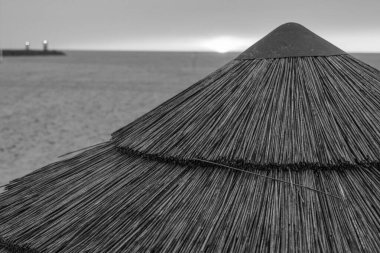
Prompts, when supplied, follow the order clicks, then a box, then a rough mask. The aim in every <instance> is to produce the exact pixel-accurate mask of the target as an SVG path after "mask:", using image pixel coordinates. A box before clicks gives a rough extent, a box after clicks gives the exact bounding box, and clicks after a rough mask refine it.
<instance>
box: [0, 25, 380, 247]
mask: <svg viewBox="0 0 380 253" xmlns="http://www.w3.org/2000/svg"><path fill="white" fill-rule="evenodd" d="M379 158H380V71H378V70H376V69H374V68H372V67H371V66H369V65H367V64H365V63H363V62H361V61H359V60H357V59H355V58H353V57H352V56H351V55H349V54H347V53H345V52H344V51H342V50H340V49H338V48H337V47H335V46H333V45H332V44H330V43H329V42H327V41H325V40H323V39H322V38H320V37H318V36H317V35H315V34H314V33H312V32H310V31H309V30H307V29H306V28H304V27H302V26H300V25H298V24H294V23H288V24H285V25H282V26H280V27H279V28H277V29H276V30H274V31H272V32H271V33H270V34H268V35H267V36H266V37H264V38H263V39H262V40H260V41H259V42H257V43H256V44H255V45H253V46H252V47H250V48H249V49H248V50H247V51H245V52H243V53H242V54H241V55H239V56H238V57H237V58H236V59H234V60H232V61H231V62H229V63H228V64H226V65H225V66H223V67H222V68H220V69H218V70H216V71H215V72H214V73H212V74H210V75H209V76H207V77H206V78H204V79H202V80H200V81H199V82H197V83H196V84H194V85H193V86H191V87H189V88H188V89H186V90H185V91H183V92H181V93H180V94H178V95H176V96H175V97H173V98H172V99H170V100H168V101H166V102H165V103H163V104H162V105H160V106H158V107H157V108H155V109H154V110H152V111H150V112H149V113H147V114H145V115H143V116H142V117H140V118H138V119H137V120H135V121H133V122H132V123H130V124H129V125H127V126H125V127H123V128H122V129H120V130H118V131H116V132H115V133H113V135H112V138H111V140H110V141H108V142H106V143H102V144H100V145H98V146H96V147H93V148H90V149H88V150H86V151H84V152H82V153H80V154H78V155H76V156H74V157H72V158H69V159H66V160H64V161H60V162H57V163H54V164H51V165H48V166H46V167H44V168H41V169H39V170H37V171H35V172H33V173H31V174H29V175H26V176H24V177H22V178H19V179H16V180H14V181H12V182H10V183H9V184H8V185H7V186H6V191H5V192H4V193H2V194H1V195H0V236H1V237H0V238H1V239H0V249H2V251H1V250H0V252H70V253H74V252H380V240H379V238H380V165H379Z"/></svg>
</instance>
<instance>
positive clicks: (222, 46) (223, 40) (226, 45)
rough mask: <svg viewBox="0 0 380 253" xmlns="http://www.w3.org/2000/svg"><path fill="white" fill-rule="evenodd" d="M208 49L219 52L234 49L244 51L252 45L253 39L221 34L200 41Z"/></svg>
mask: <svg viewBox="0 0 380 253" xmlns="http://www.w3.org/2000/svg"><path fill="white" fill-rule="evenodd" d="M200 45H201V47H203V48H204V49H206V50H209V51H214V52H217V53H227V52H233V51H243V50H245V49H246V48H248V47H249V46H251V45H252V40H249V39H243V38H238V37H231V36H221V37H216V38H213V39H209V40H205V41H204V42H201V43H200Z"/></svg>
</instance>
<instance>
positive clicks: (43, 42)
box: [42, 40, 48, 52]
mask: <svg viewBox="0 0 380 253" xmlns="http://www.w3.org/2000/svg"><path fill="white" fill-rule="evenodd" d="M42 47H43V50H44V51H45V52H46V51H48V41H47V40H43V41H42Z"/></svg>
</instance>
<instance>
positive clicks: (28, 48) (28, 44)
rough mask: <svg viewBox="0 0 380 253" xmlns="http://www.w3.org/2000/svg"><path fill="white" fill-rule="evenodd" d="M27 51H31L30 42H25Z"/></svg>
mask: <svg viewBox="0 0 380 253" xmlns="http://www.w3.org/2000/svg"><path fill="white" fill-rule="evenodd" d="M25 50H26V51H29V50H30V42H29V41H26V42H25Z"/></svg>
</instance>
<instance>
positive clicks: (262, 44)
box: [237, 22, 347, 60]
mask: <svg viewBox="0 0 380 253" xmlns="http://www.w3.org/2000/svg"><path fill="white" fill-rule="evenodd" d="M343 54H347V53H346V52H344V51H343V50H341V49H339V48H338V47H336V46H334V45H333V44H331V43H330V42H328V41H326V40H325V39H323V38H321V37H319V36H318V35H317V34H315V33H313V32H312V31H310V30H309V29H307V28H306V27H304V26H303V25H301V24H298V23H295V22H288V23H285V24H283V25H280V26H279V27H277V28H276V29H274V30H273V31H272V32H270V33H269V34H267V35H266V36H265V37H263V38H262V39H261V40H259V41H258V42H256V43H255V44H254V45H252V46H251V47H250V48H248V49H247V50H246V51H244V52H243V53H242V54H240V55H239V56H238V57H237V59H241V60H244V59H265V58H283V57H305V56H331V55H343Z"/></svg>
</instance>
